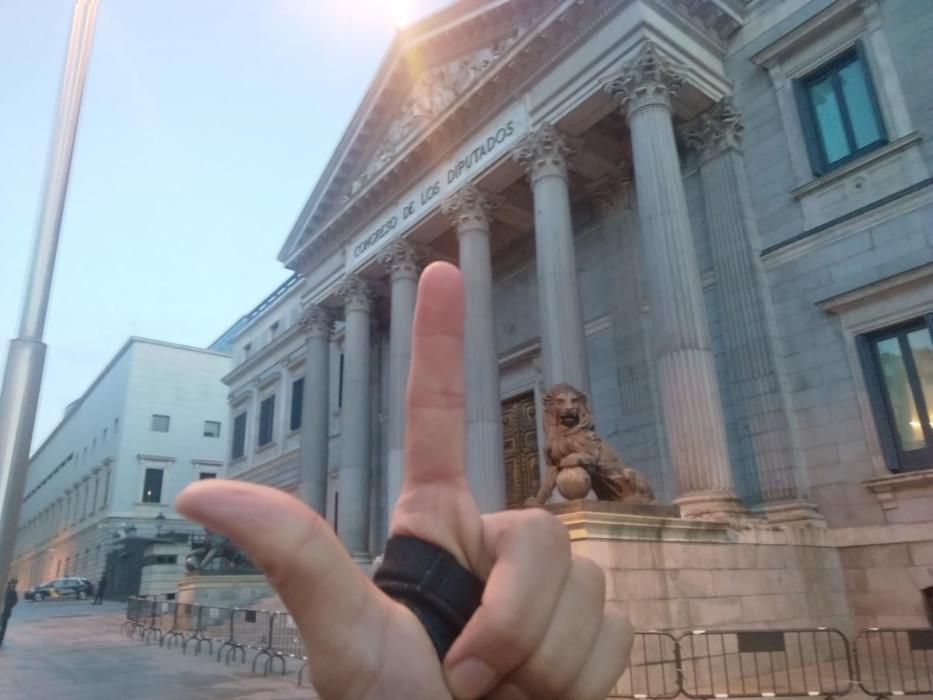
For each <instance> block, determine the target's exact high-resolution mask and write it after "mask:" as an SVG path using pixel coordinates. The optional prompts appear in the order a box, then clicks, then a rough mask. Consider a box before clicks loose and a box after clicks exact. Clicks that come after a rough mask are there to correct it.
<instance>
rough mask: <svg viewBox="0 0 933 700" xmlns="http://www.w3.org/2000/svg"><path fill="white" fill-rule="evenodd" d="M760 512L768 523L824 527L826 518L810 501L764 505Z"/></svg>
mask: <svg viewBox="0 0 933 700" xmlns="http://www.w3.org/2000/svg"><path fill="white" fill-rule="evenodd" d="M760 512H761V513H762V514H763V515H764V516H765V517H766V518H767V519H768V522H769V523H776V524H780V525H800V526H808V527H820V528H825V527H826V518H824V517H823V514H822V513H820V511H819V510H818V509H817V507H816V504H815V503H811V502H810V501H803V500H801V501H783V502H781V503H766V504H764V505H762V506H761V507H760Z"/></svg>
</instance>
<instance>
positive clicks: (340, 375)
mask: <svg viewBox="0 0 933 700" xmlns="http://www.w3.org/2000/svg"><path fill="white" fill-rule="evenodd" d="M337 408H343V353H340V369H339V373H338V375H337Z"/></svg>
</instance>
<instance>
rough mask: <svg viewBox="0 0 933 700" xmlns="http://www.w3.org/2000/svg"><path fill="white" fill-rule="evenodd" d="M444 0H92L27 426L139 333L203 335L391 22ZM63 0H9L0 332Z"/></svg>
mask: <svg viewBox="0 0 933 700" xmlns="http://www.w3.org/2000/svg"><path fill="white" fill-rule="evenodd" d="M446 4H448V1H447V0H100V7H99V11H98V19H97V27H96V31H95V36H94V44H93V49H92V52H91V58H90V64H89V68H88V77H87V85H86V89H85V94H84V102H83V106H82V112H81V120H80V123H79V128H78V135H77V143H76V147H75V156H74V161H73V163H72V170H71V181H70V186H69V191H68V198H67V202H66V206H65V215H64V221H63V224H62V237H61V243H60V246H59V254H58V260H57V264H56V268H55V277H54V283H53V287H52V297H51V304H50V309H49V315H48V320H47V325H46V332H45V342H46V343H47V344H48V355H47V358H46V365H45V376H44V380H43V385H42V393H41V397H40V404H39V414H38V418H37V423H36V430H35V434H34V439H33V445H34V446H38V445H39V444H41V442H42V440H43V439H44V438H45V437H46V436H47V435H48V434H49V433H50V432H51V431H52V430H53V429H54V427H55V426H56V425H57V423H58V422H59V421H60V420H61V417H62V415H63V412H64V409H65V406H66V405H67V404H68V403H70V402H71V401H73V400H75V399H76V398H78V397H79V396H80V395H81V394H82V393H83V392H84V391H85V390H86V389H87V388H88V386H89V385H90V383H91V382H92V381H93V380H94V378H95V377H96V376H97V375H98V374H99V373H100V372H101V370H103V368H104V367H105V366H106V364H107V362H108V361H109V360H110V358H111V357H112V356H113V355H114V354H115V353H116V352H117V350H118V349H119V348H120V347H121V346H122V345H123V343H124V342H125V341H126V339H127V338H128V337H129V336H131V335H136V336H144V337H149V338H156V339H159V340H164V341H168V342H174V343H181V344H186V345H195V346H206V345H208V344H209V343H211V342H212V341H213V340H214V339H215V338H217V337H218V336H219V335H220V334H221V333H222V332H223V331H224V330H225V329H226V328H227V327H229V326H230V325H231V324H233V323H234V322H235V321H236V320H237V319H238V318H239V317H240V316H242V315H243V314H244V313H246V312H248V311H249V310H250V309H251V308H252V307H253V306H255V305H256V304H257V303H259V302H260V301H261V300H262V298H263V297H265V296H266V295H267V294H268V293H270V292H271V291H272V290H273V289H275V287H276V286H278V284H279V283H281V282H282V281H284V280H285V279H286V278H287V277H288V276H289V274H290V272H289V271H287V270H285V269H284V268H283V267H282V266H281V264H280V263H279V262H277V260H276V257H277V255H278V252H279V249H280V247H281V246H282V244H283V243H284V241H285V238H286V237H287V235H288V233H289V231H290V230H291V227H292V225H293V224H294V221H295V218H296V217H297V214H298V212H299V210H300V209H301V207H302V206H303V205H304V202H305V200H306V199H307V197H308V195H309V194H310V192H311V189H312V188H313V186H314V183H315V181H316V178H317V176H318V174H319V173H320V172H321V171H322V169H323V168H324V166H325V165H326V163H327V160H328V158H329V157H330V155H331V154H332V152H333V149H334V147H335V145H336V143H337V141H338V140H339V138H340V136H341V134H342V132H343V130H344V128H345V127H346V125H347V124H348V123H349V121H350V118H351V117H352V115H353V112H354V111H355V110H356V108H357V106H358V105H359V102H360V100H361V99H362V97H363V94H364V92H365V90H366V88H367V87H368V85H369V81H370V79H371V78H372V77H373V76H374V74H375V72H376V70H377V68H378V65H379V63H380V61H381V60H382V58H383V55H384V53H385V50H386V48H387V47H388V45H389V43H390V41H391V39H392V36H393V34H394V32H395V31H396V27H397V26H403V25H405V24H408V23H410V22H412V21H414V20H416V19H418V18H419V17H421V16H423V15H425V14H428V13H430V12H431V11H434V10H436V9H439V8H440V7H442V6H444V5H446ZM72 7H73V4H72V0H0V341H3V355H2V359H0V367H2V366H3V365H5V363H6V351H7V347H8V340H9V339H11V338H13V337H15V335H16V333H17V330H18V325H19V315H20V309H21V304H22V298H23V291H24V289H23V288H24V285H25V282H26V277H27V270H28V264H29V260H30V258H31V254H32V247H33V240H34V232H35V227H36V224H37V217H38V211H39V207H40V197H41V193H42V189H43V185H44V178H45V169H46V162H47V157H48V149H49V143H50V137H51V132H52V122H53V117H54V111H55V107H56V103H57V100H58V90H59V85H60V80H61V72H62V63H63V59H64V54H65V49H66V43H67V37H68V30H69V25H70V21H71V12H72Z"/></svg>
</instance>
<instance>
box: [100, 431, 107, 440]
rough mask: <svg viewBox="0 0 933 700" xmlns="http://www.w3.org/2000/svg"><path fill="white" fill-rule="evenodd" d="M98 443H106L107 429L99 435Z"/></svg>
mask: <svg viewBox="0 0 933 700" xmlns="http://www.w3.org/2000/svg"><path fill="white" fill-rule="evenodd" d="M100 441H101V444H103V443H105V442H107V429H106V428H104V432H103V434H102V435H101V438H100Z"/></svg>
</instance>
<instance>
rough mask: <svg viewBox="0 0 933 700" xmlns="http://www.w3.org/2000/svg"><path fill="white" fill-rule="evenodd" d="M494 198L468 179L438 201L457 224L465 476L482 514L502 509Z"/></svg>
mask: <svg viewBox="0 0 933 700" xmlns="http://www.w3.org/2000/svg"><path fill="white" fill-rule="evenodd" d="M498 203H499V199H498V198H497V197H494V196H492V195H489V194H487V193H485V192H483V191H481V190H479V189H477V188H476V187H474V186H473V185H472V184H468V185H465V186H464V187H463V188H461V189H460V190H458V191H457V192H455V193H453V194H452V195H451V196H450V197H449V198H448V199H447V200H446V201H445V202H444V203H443V205H442V209H443V212H444V213H445V214H446V215H447V216H449V217H450V218H451V220H452V221H453V222H454V225H455V226H456V229H457V240H458V241H459V244H460V269H461V271H462V273H463V284H464V295H465V319H464V341H463V350H464V386H465V388H466V433H465V439H466V443H465V449H466V455H465V460H466V471H467V481H468V482H469V484H470V489H471V491H472V492H473V496H474V498H476V502H477V504H478V505H479V509H480V511H481V512H484V513H490V512H494V511H497V510H502V509H503V508H505V465H504V462H503V452H502V450H503V445H502V403H501V397H500V392H499V356H498V353H497V351H496V328H495V322H494V316H493V288H492V254H491V252H490V248H489V224H490V222H489V212H490V211H491V210H492V209H493V208H494V207H495V206H496V205H497V204H498Z"/></svg>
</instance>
